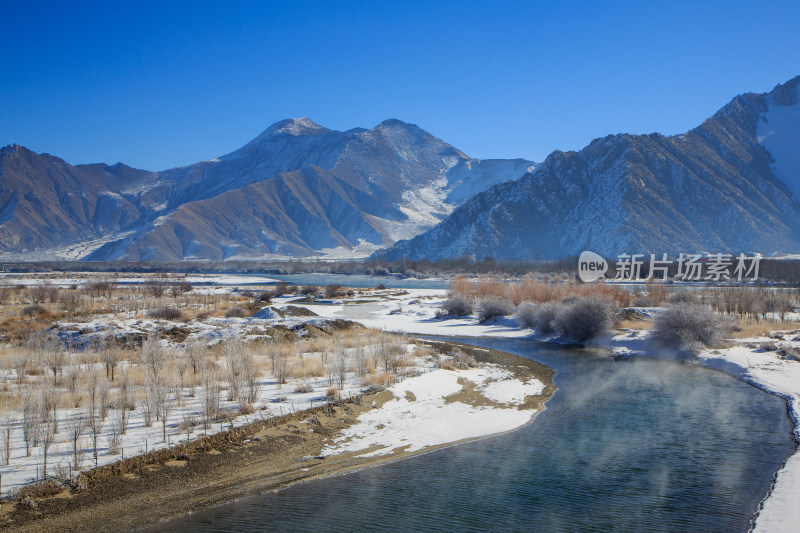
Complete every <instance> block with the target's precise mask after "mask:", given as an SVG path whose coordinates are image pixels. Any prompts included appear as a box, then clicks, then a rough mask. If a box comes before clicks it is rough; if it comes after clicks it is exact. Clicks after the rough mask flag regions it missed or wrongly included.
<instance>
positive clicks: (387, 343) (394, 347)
mask: <svg viewBox="0 0 800 533" xmlns="http://www.w3.org/2000/svg"><path fill="white" fill-rule="evenodd" d="M407 344H408V342H407V339H406V338H405V336H394V335H381V336H380V337H379V339H378V344H377V346H376V355H377V358H378V360H379V361H380V362H381V363H382V364H383V369H384V371H385V372H386V373H389V372H390V371H391V372H392V373H395V374H396V373H397V368H398V367H399V366H400V362H401V360H402V359H403V358H405V356H406V354H407V353H408V352H407V350H406V345H407Z"/></svg>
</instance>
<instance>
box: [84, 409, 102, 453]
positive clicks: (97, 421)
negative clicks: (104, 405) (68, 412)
mask: <svg viewBox="0 0 800 533" xmlns="http://www.w3.org/2000/svg"><path fill="white" fill-rule="evenodd" d="M85 418H86V422H87V424H88V426H89V431H90V432H91V434H92V450H93V451H94V462H95V464H97V437H99V436H100V434H101V433H102V432H103V420H102V419H101V418H100V415H98V414H97V413H96V412H95V409H91V410H89V412H87V413H86V415H85Z"/></svg>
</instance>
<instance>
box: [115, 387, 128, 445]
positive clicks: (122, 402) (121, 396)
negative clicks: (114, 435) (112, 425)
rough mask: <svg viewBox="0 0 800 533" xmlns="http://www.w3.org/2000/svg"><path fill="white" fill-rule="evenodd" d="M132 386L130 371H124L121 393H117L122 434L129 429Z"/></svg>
mask: <svg viewBox="0 0 800 533" xmlns="http://www.w3.org/2000/svg"><path fill="white" fill-rule="evenodd" d="M130 395H131V394H130V386H129V379H128V373H127V372H123V373H122V376H121V377H120V380H119V393H118V394H117V402H116V407H117V409H119V410H120V428H119V430H120V431H119V432H120V435H125V434H126V433H127V431H128V419H129V417H130V415H129V414H128V409H129V408H130V402H131V398H130Z"/></svg>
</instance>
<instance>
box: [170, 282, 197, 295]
mask: <svg viewBox="0 0 800 533" xmlns="http://www.w3.org/2000/svg"><path fill="white" fill-rule="evenodd" d="M170 292H171V293H172V295H173V296H179V295H181V294H184V293H187V292H192V284H191V283H189V282H188V281H185V280H183V281H176V282H174V283H173V284H172V286H171V287H170Z"/></svg>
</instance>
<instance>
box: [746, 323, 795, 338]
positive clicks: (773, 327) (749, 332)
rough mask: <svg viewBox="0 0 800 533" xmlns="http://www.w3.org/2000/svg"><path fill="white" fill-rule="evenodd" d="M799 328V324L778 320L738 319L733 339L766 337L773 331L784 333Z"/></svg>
mask: <svg viewBox="0 0 800 533" xmlns="http://www.w3.org/2000/svg"><path fill="white" fill-rule="evenodd" d="M797 328H800V323H797V322H789V321H780V320H760V321H756V320H754V319H752V318H740V319H739V320H737V321H736V327H735V328H734V330H733V335H732V337H733V338H734V339H746V338H749V337H766V336H768V335H769V334H770V333H772V332H773V331H786V330H792V329H797Z"/></svg>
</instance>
